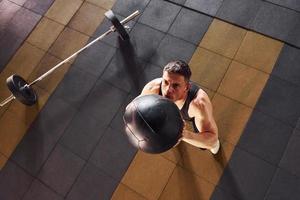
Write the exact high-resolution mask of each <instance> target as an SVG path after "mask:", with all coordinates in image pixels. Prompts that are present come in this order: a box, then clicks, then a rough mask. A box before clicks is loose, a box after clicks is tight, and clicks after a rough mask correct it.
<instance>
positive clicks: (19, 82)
mask: <svg viewBox="0 0 300 200" xmlns="http://www.w3.org/2000/svg"><path fill="white" fill-rule="evenodd" d="M139 14H140V12H139V11H138V10H137V11H135V12H133V13H132V14H131V15H129V16H127V17H126V18H125V19H123V20H122V21H121V22H120V21H119V20H118V18H117V17H116V16H115V15H114V13H113V12H112V11H111V10H109V11H107V12H105V13H104V15H105V17H106V18H107V19H108V20H110V22H111V23H112V24H113V26H111V27H110V28H109V30H108V31H106V32H105V33H103V34H102V35H100V36H99V37H97V38H96V39H94V40H93V41H91V42H90V43H88V44H87V45H86V46H84V47H82V48H81V49H79V50H78V51H76V52H75V53H73V54H72V55H71V56H69V57H68V58H66V59H65V60H63V61H61V62H60V63H58V64H57V65H55V66H54V67H53V68H51V69H50V70H49V71H47V72H46V73H44V74H42V75H41V76H40V77H38V78H37V79H35V80H34V81H32V82H31V83H28V82H26V80H25V79H24V78H22V77H21V76H19V75H17V74H13V75H11V76H10V77H8V78H7V79H6V85H7V87H8V89H9V90H10V92H11V95H10V96H9V97H7V98H6V99H5V100H3V101H2V102H1V103H0V106H1V107H3V106H4V105H5V104H7V103H9V102H10V101H12V100H14V99H17V100H19V101H20V102H21V103H23V104H25V105H27V106H31V105H34V104H35V103H36V102H37V100H38V95H37V93H36V92H35V90H34V89H33V88H32V85H34V84H36V83H37V82H39V81H41V80H43V79H44V78H45V77H46V76H48V75H50V74H51V73H52V72H54V71H55V70H56V69H57V68H59V67H60V66H62V65H63V64H65V63H67V62H68V61H69V60H71V59H72V58H73V57H75V56H76V55H77V54H79V53H80V52H82V51H83V50H85V49H87V48H89V47H90V46H91V45H93V44H94V43H95V42H97V41H99V40H101V39H103V38H104V37H105V36H107V35H108V34H110V33H112V32H118V34H119V36H120V37H121V39H122V40H128V39H129V35H128V33H127V31H126V29H129V28H130V27H128V26H124V25H125V24H126V23H127V22H129V21H130V20H132V19H134V18H135V17H136V16H138V15H139Z"/></svg>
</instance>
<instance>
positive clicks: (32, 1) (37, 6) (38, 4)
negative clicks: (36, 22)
mask: <svg viewBox="0 0 300 200" xmlns="http://www.w3.org/2000/svg"><path fill="white" fill-rule="evenodd" d="M53 2H54V0H43V1H40V0H26V2H25V4H24V7H25V8H28V9H30V10H33V11H34V12H36V13H38V14H40V15H43V14H44V13H45V12H46V11H47V10H48V9H49V7H50V6H51V5H52V3H53Z"/></svg>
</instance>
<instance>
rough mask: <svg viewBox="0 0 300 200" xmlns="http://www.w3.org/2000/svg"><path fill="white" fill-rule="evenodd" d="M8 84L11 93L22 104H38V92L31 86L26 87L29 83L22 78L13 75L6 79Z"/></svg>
mask: <svg viewBox="0 0 300 200" xmlns="http://www.w3.org/2000/svg"><path fill="white" fill-rule="evenodd" d="M6 84H7V87H8V89H9V90H10V91H11V93H12V94H13V95H14V96H15V97H16V99H17V100H19V101H20V102H21V103H23V104H25V105H28V106H31V105H33V104H35V103H36V102H37V94H36V92H35V91H34V90H33V89H32V88H31V87H30V86H26V85H28V83H27V82H26V81H25V80H24V79H23V78H22V77H21V76H19V75H16V74H13V75H11V76H10V77H8V78H7V79H6ZM24 86H25V87H24Z"/></svg>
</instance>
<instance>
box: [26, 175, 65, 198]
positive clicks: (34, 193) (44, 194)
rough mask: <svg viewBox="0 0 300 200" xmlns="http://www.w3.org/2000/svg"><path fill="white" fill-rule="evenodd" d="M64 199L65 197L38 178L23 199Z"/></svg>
mask: <svg viewBox="0 0 300 200" xmlns="http://www.w3.org/2000/svg"><path fill="white" fill-rule="evenodd" d="M33 199H36V200H38V199H41V200H63V197H61V196H59V195H58V194H57V193H55V192H54V191H52V190H51V189H50V188H48V187H47V186H46V185H44V184H43V183H41V182H40V181H38V180H37V179H36V180H35V181H34V182H33V183H32V185H31V186H30V188H29V190H28V192H27V193H26V194H25V196H24V198H23V200H33Z"/></svg>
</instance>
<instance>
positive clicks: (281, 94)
mask: <svg viewBox="0 0 300 200" xmlns="http://www.w3.org/2000/svg"><path fill="white" fill-rule="evenodd" d="M256 108H257V109H258V110H260V111H262V112H264V113H267V114H268V115H271V116H273V117H274V118H276V119H279V120H281V121H283V122H286V123H288V124H290V125H291V126H292V127H295V126H296V123H297V120H298V118H299V116H300V87H298V86H296V85H294V84H291V83H289V82H286V81H283V80H281V79H279V78H277V77H274V76H271V77H270V78H269V80H268V82H267V84H266V85H265V88H264V89H263V91H262V94H261V96H260V98H259V100H258V102H257V104H256Z"/></svg>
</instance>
